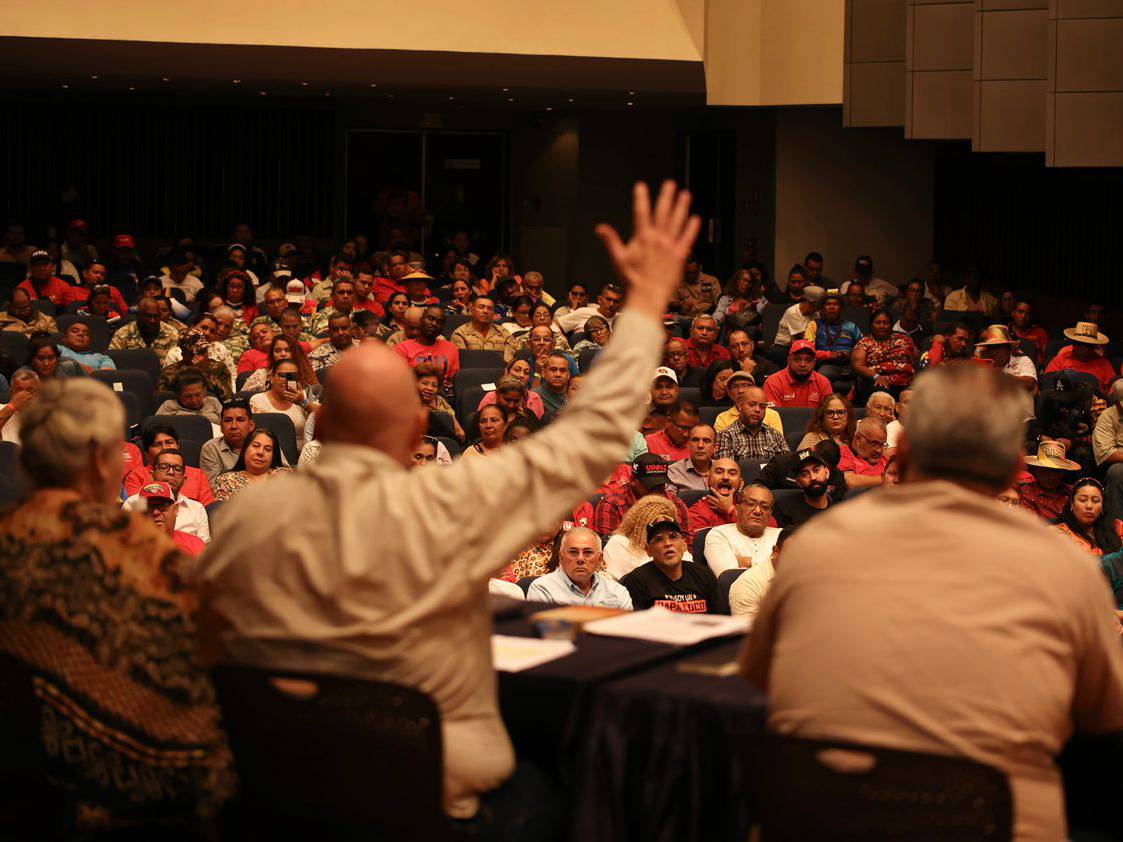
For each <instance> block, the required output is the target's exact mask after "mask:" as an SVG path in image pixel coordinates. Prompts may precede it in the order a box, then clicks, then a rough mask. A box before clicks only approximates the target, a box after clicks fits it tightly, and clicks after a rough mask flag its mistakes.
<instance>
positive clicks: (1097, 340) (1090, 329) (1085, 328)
mask: <svg viewBox="0 0 1123 842" xmlns="http://www.w3.org/2000/svg"><path fill="white" fill-rule="evenodd" d="M32 259H34V257H33V258H32ZM1065 339H1071V340H1072V341H1073V342H1079V343H1080V344H1082V345H1106V344H1107V343H1108V338H1107V337H1106V336H1104V335H1103V334H1102V333H1100V332H1099V330H1098V329H1097V328H1096V325H1095V323H1093V322H1077V323H1076V327H1069V328H1065Z"/></svg>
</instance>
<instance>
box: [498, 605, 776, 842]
mask: <svg viewBox="0 0 1123 842" xmlns="http://www.w3.org/2000/svg"><path fill="white" fill-rule="evenodd" d="M540 610H542V606H540V605H525V606H524V607H521V608H513V607H509V608H508V611H509V613H508V614H507V616H505V617H502V618H498V619H497V620H496V624H495V631H496V633H497V634H510V635H517V636H531V635H533V634H534V631H533V627H532V625H531V623H530V622H529V620H528V619H527V617H528V616H529V614H532V613H534V612H536V611H540ZM574 642H575V644H576V645H577V651H576V652H574V653H573V654H572V655H568V656H566V657H565V658H560V659H558V660H556V661H551V662H550V663H548V664H543V665H542V666H540V667H536V668H534V669H531V670H526V671H524V672H520V673H500V674H499V695H500V704H501V708H502V712H503V718H504V721H505V722H506V724H507V728H508V731H509V732H510V734H511V739H512V741H513V742H514V745H515V749H516V751H517V753H518V755H519V757H520V758H521V759H523V760H529V761H531V762H533V763H536V764H539V765H541V766H543V767H545V768H548V769H552V770H554V771H556V772H557V773H558V774H559V776H560V777H561V779H562V781H563V782H564V783H565V785H566V786H567V787H568V789H569V793H570V796H571V799H572V812H571V815H572V816H573V825H572V828H571V834H570V838H572V839H573V840H581V842H592V840H601V839H603V840H612V842H620V840H631V839H635V840H644V841H645V842H646V841H647V840H653V839H666V840H676V842H678V840H692V839H698V840H700V842H701V840H703V839H704V840H705V842H720V840H724V839H730V840H733V839H736V840H738V842H743V840H744V839H746V838H747V834H748V821H747V807H746V803H747V799H746V794H745V793H746V790H747V783H746V780H745V775H746V773H745V771H744V768H743V764H742V761H741V759H740V758H741V757H743V756H744V750H743V742H742V741H741V738H742V736H744V735H747V734H750V733H754V732H759V730H761V728H762V727H763V719H764V699H763V697H762V696H761V694H759V693H758V692H756V691H755V690H753V688H751V687H750V686H749V685H748V684H746V683H745V681H744V680H743V679H741V678H740V677H738V676H730V677H726V678H718V677H710V676H704V675H696V674H688V673H684V672H682V671H680V669H679V665H680V664H681V663H682V662H683V661H688V660H690V659H691V658H694V657H696V656H697V655H699V654H702V653H707V654H715V655H718V656H719V657H720V656H722V655H728V656H729V658H731V659H732V658H735V657H736V653H737V652H738V651H739V649H740V647H741V645H742V644H743V639H742V638H741V637H737V638H720V639H716V640H709V641H704V642H703V643H700V644H698V645H697V646H691V647H679V646H668V645H664V644H656V643H649V642H646V641H639V640H628V639H623V638H611V637H600V636H597V635H586V634H580V635H578V637H577V639H576V640H575V641H574Z"/></svg>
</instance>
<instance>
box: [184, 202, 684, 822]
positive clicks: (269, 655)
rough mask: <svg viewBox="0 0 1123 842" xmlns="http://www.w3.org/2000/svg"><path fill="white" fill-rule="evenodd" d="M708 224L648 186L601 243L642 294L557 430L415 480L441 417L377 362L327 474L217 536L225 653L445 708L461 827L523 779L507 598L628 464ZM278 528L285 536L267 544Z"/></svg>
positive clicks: (334, 411) (358, 370) (352, 378)
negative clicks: (530, 561) (416, 459)
mask: <svg viewBox="0 0 1123 842" xmlns="http://www.w3.org/2000/svg"><path fill="white" fill-rule="evenodd" d="M689 206H690V195H689V194H688V193H687V192H685V191H681V192H680V191H678V190H677V188H676V187H675V185H674V184H673V183H672V182H669V181H668V182H666V183H664V185H663V187H662V190H661V191H660V193H659V197H658V199H657V201H656V202H655V204H654V207H652V204H651V201H650V197H649V195H648V191H647V188H646V186H644V185H642V184H637V185H636V188H635V196H634V212H635V214H634V215H635V232H634V234H633V237H632V239H631V240H630V241H629V242H627V243H624V242H622V241H621V239H620V237H619V236H618V235H617V233H616V232H615V230H613V229H612V228H611V227H610V226H607V225H600V226H598V227H597V234H598V235H599V236H600V238H601V239H602V241H603V242H604V244H605V247H606V248H607V250H608V252H609V255H610V256H611V258H612V261H613V264H614V265H615V267H616V271H617V273H618V275H619V276H620V278H621V280H622V281H624V282H626V283H627V284H628V287H629V293H628V306H627V309H626V311H625V312H623V313H622V314H621V316H620V317H619V319H618V320H617V322H616V329H615V338H614V339H613V341H612V343H610V345H609V346H608V347H607V348H606V349H605V350H604V351H603V352H602V353H601V355H600V357H599V358H598V360H597V365H596V368H595V370H594V371H592V373H590V375H589V376H588V377H587V378H585V382H584V385H583V387H582V389H581V390H580V391H579V392H578V393H577V395H576V396H575V397H574V399H573V401H572V402H571V403H570V404H569V405H568V407H567V409H566V411H565V412H564V413H563V414H562V415H561V416H560V417H559V419H558V420H557V421H556V422H555V423H554V424H552V425H551V426H549V427H548V428H546V429H544V430H541V431H540V432H538V433H536V434H535V435H534V436H531V437H529V438H527V439H524V440H522V441H520V442H518V443H516V444H512V445H509V446H507V447H504V448H502V449H500V450H499V451H497V452H496V453H495V454H494V455H492V456H489V457H488V458H487V459H486V460H477V461H474V462H473V461H471V460H469V461H464V462H457V463H455V464H453V465H452V466H450V467H447V468H444V469H442V470H439V471H415V472H407V468H408V467H409V464H410V461H411V457H412V454H413V451H414V449H415V445H416V444H417V442H418V440H419V438H420V437H421V435H422V434H423V433H424V432H425V430H426V427H427V424H428V411H427V410H426V409H425V408H424V407H422V406H421V404H420V402H419V399H418V397H417V392H416V387H415V385H414V378H413V374H412V372H411V371H410V369H409V367H408V366H407V365H406V363H405V361H404V360H402V359H401V358H400V357H399V356H398V355H397V354H396V353H394V352H393V351H392V350H390V349H389V348H386V347H384V346H381V345H378V344H375V343H368V344H365V345H363V346H361V347H360V348H357V349H355V350H354V351H350V352H348V353H347V354H346V355H344V357H343V359H342V360H341V361H340V363H339V365H338V366H337V368H336V370H335V371H334V372H333V376H332V378H331V380H330V381H329V382H328V385H327V387H326V394H325V400H324V404H323V408H322V410H321V412H320V414H319V417H318V419H317V423H316V433H317V436H318V438H319V439H320V440H321V441H322V442H323V448H322V450H321V452H320V457H319V460H318V461H317V462H316V463H314V464H313V465H310V466H309V467H308V468H307V469H305V470H302V471H301V472H299V473H295V474H292V475H291V476H286V477H283V478H279V479H275V480H273V481H270V482H269V483H260V484H259V485H258V486H256V487H254V488H251V489H247V490H246V491H244V492H242V493H241V494H239V495H238V496H237V497H236V498H235V499H234V500H232V501H231V502H230V503H228V504H227V505H226V507H225V509H224V510H223V516H222V518H220V519H218V521H217V523H216V526H215V529H214V534H213V541H214V543H213V544H212V547H213V550H212V551H211V552H210V553H208V554H207V555H206V556H205V557H204V558H203V560H202V562H201V565H200V576H201V580H202V582H203V587H204V589H205V592H206V594H207V597H205V598H204V601H205V609H204V610H205V611H206V612H207V614H208V617H207V619H206V620H205V622H203V623H202V624H201V625H202V630H203V637H204V640H205V641H206V643H207V645H208V646H210V647H217V648H218V649H221V650H224V655H225V657H226V658H228V659H232V660H235V661H240V662H248V663H256V664H267V665H270V666H275V667H291V668H295V669H315V670H323V671H333V672H344V673H348V674H353V675H363V676H369V677H371V678H375V679H379V680H384V681H391V682H397V683H400V684H405V685H408V686H411V687H417V688H419V689H421V690H423V691H424V692H426V693H428V694H429V695H431V696H432V697H433V699H434V700H435V701H436V703H437V705H438V707H439V708H440V711H441V724H442V726H443V731H444V753H445V762H444V776H445V787H444V790H445V791H444V796H445V797H444V803H445V809H446V811H447V812H448V814H449V815H451V816H454V817H458V818H469V817H472V816H474V815H475V814H476V812H477V810H478V808H479V799H480V796H482V795H485V794H486V793H488V792H490V791H492V790H494V789H496V788H497V787H498V786H499V785H500V784H502V783H503V782H504V780H506V779H507V777H508V776H510V774H511V772H512V770H513V768H514V755H513V752H512V749H511V745H510V741H509V739H508V737H507V733H506V730H505V729H504V727H503V722H502V719H501V718H500V716H499V710H498V702H497V699H496V680H495V673H494V670H493V668H492V666H491V650H490V643H489V635H490V633H491V628H492V624H491V617H490V614H489V612H488V607H487V599H486V596H487V581H488V578H489V577H490V576H492V575H495V574H496V573H497V572H498V570H499V569H500V568H501V567H502V566H503V565H504V564H505V563H506V561H507V560H508V559H509V558H511V557H512V556H513V555H514V554H515V553H517V552H518V551H519V550H520V549H521V548H523V547H525V546H526V545H527V544H529V543H530V542H531V541H532V540H533V539H534V536H536V535H541V534H543V533H545V532H546V531H548V530H549V529H550V528H552V527H554V526H556V524H557V523H558V522H559V521H560V520H562V519H563V518H564V517H565V516H566V514H567V513H568V512H571V511H572V510H573V507H574V506H576V505H577V504H578V503H579V502H580V501H581V500H582V499H584V498H586V497H587V496H589V495H590V494H592V493H593V492H594V491H595V490H596V488H597V486H598V485H599V484H600V482H601V481H602V480H603V478H604V477H605V476H608V474H610V473H611V472H612V470H613V469H614V468H615V467H616V465H618V464H619V463H620V462H621V461H624V459H625V458H626V455H627V452H628V448H629V446H630V444H631V441H632V435H633V431H634V430H635V429H636V428H637V427H638V425H639V422H640V421H641V415H642V414H643V411H644V408H645V406H646V392H647V386H648V383H649V379H650V374H651V371H652V370H653V369H654V368H655V366H656V365H658V359H659V354H660V350H661V346H662V342H663V339H664V333H663V327H662V318H663V314H664V313H665V312H666V310H667V303H668V301H669V300H670V298H671V295H672V294H673V292H674V290H675V287H676V286H677V284H678V282H679V279H680V277H681V274H682V268H683V262H684V260H685V258H686V255H687V254H688V253H689V251H690V247H691V244H692V243H693V241H694V238H695V236H696V235H697V232H698V226H699V220H698V218H697V217H694V216H690V214H689ZM561 452H565V453H567V454H569V456H568V458H566V459H561V460H559V459H558V458H557V454H558V453H561ZM496 476H502V477H503V478H504V481H503V482H501V483H497V482H495V477H496ZM468 501H471V505H467V502H468ZM372 512H373V513H377V515H376V519H375V520H372V514H371V513H372ZM263 522H270V523H282V524H286V526H285V528H284V529H272V530H265V531H262V530H261V529H259V528H257V525H258V524H261V523H263ZM214 654H217V652H216V653H214ZM372 762H376V761H375V760H373V759H372Z"/></svg>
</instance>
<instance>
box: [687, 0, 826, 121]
mask: <svg viewBox="0 0 1123 842" xmlns="http://www.w3.org/2000/svg"><path fill="white" fill-rule="evenodd" d="M844 29H845V0H707V3H706V40H705V58H706V88H707V102H708V103H709V104H710V105H818V104H836V103H840V102H842V60H843V38H844Z"/></svg>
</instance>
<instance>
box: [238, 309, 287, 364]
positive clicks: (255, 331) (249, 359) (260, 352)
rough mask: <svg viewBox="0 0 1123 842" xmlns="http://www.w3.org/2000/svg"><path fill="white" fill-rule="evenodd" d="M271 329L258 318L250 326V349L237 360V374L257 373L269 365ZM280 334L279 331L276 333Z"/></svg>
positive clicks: (272, 331)
mask: <svg viewBox="0 0 1123 842" xmlns="http://www.w3.org/2000/svg"><path fill="white" fill-rule="evenodd" d="M274 333H275V332H274V330H273V327H272V326H271V325H269V324H267V323H265V322H262V321H260V318H259V319H257V320H255V321H254V323H253V324H252V325H251V326H250V347H249V348H247V349H246V351H245V353H243V354H242V356H241V358H240V359H239V360H238V374H245V373H246V372H250V371H257V370H259V369H262V368H265V367H266V366H268V365H269V349H270V347H271V346H272V344H273V337H274ZM276 333H280V331H279V330H278V331H276Z"/></svg>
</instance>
